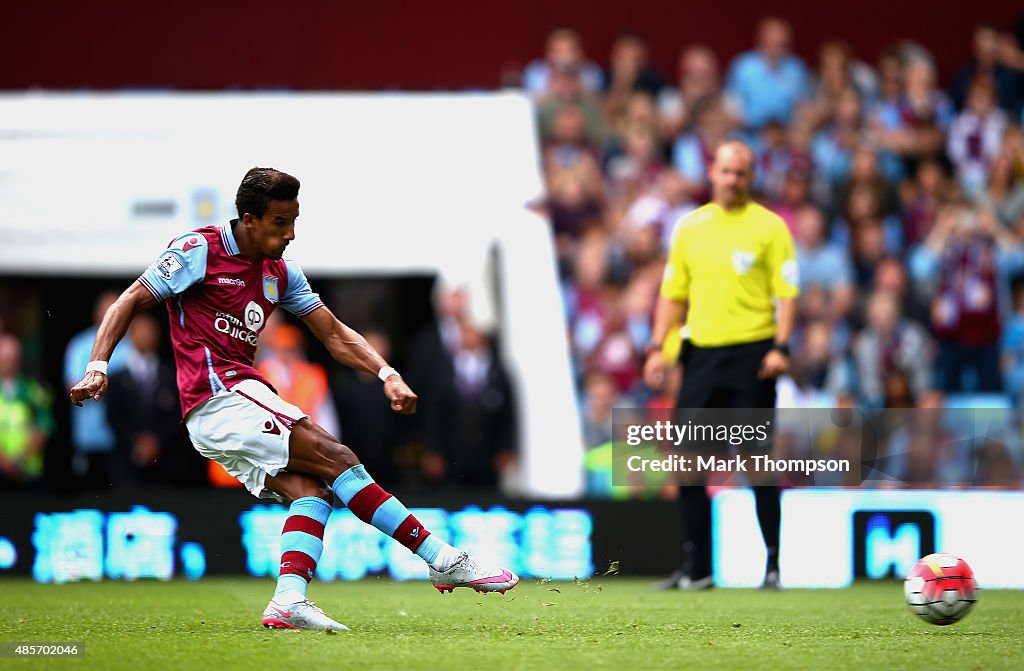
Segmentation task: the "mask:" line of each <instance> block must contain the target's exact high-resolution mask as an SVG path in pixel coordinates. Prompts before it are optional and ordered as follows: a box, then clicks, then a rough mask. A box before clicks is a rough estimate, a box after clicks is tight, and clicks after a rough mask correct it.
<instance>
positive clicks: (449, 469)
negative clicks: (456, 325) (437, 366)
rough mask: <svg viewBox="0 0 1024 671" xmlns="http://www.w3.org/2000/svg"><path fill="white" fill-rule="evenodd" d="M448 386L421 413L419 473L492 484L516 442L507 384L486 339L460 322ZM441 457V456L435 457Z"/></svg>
mask: <svg viewBox="0 0 1024 671" xmlns="http://www.w3.org/2000/svg"><path fill="white" fill-rule="evenodd" d="M453 368H454V373H455V377H454V379H453V380H452V382H453V384H452V385H450V386H448V385H446V386H445V387H441V388H439V389H437V390H436V392H435V393H438V394H439V397H438V398H437V399H436V401H435V402H434V403H432V404H431V405H430V406H429V412H430V413H431V416H430V417H425V418H424V419H425V421H426V425H427V431H428V441H427V442H428V445H429V449H430V451H431V453H430V454H428V455H426V456H425V458H424V462H423V466H424V475H425V476H426V477H427V479H428V480H430V481H431V482H435V483H437V482H445V483H447V484H451V485H456V486H459V487H469V488H473V487H495V486H496V485H497V484H498V483H499V478H500V477H502V476H505V475H507V473H508V471H509V470H510V469H511V468H512V467H513V465H514V463H515V458H516V456H515V455H516V446H517V445H518V442H517V438H516V431H515V405H514V403H515V402H514V398H513V390H512V384H511V382H510V380H509V377H508V374H507V373H506V372H505V367H504V366H503V365H502V363H501V359H500V357H499V355H498V351H497V349H496V348H495V347H494V345H493V343H492V341H491V339H490V338H489V337H488V336H487V335H486V334H485V333H484V332H483V331H482V330H481V329H480V328H479V327H477V326H476V325H474V324H473V323H471V322H469V321H466V322H464V323H463V324H462V334H461V339H460V343H459V347H458V349H457V350H456V352H455V354H454V357H453ZM438 457H440V458H438Z"/></svg>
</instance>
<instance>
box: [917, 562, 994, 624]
mask: <svg viewBox="0 0 1024 671" xmlns="http://www.w3.org/2000/svg"><path fill="white" fill-rule="evenodd" d="M903 593H904V594H905V595H906V597H907V605H908V606H910V610H912V611H914V613H915V614H916V615H917V616H918V617H920V618H921V619H922V620H924V621H925V622H931V623H932V624H938V625H947V624H953V623H954V622H958V621H959V620H961V619H963V618H964V616H966V615H967V613H969V612H970V610H971V608H973V607H974V602H975V601H976V600H977V599H978V583H977V582H975V580H974V571H972V570H971V567H970V566H968V565H967V562H965V561H964V560H963V559H960V558H959V557H956V556H954V555H951V554H947V553H945V552H936V553H935V554H930V555H928V556H927V557H922V558H921V559H918V560H917V563H916V564H914V566H913V568H911V569H910V571H909V572H908V573H907V577H906V579H905V580H904V581H903Z"/></svg>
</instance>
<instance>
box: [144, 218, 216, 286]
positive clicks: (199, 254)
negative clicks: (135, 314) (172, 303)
mask: <svg viewBox="0 0 1024 671" xmlns="http://www.w3.org/2000/svg"><path fill="white" fill-rule="evenodd" d="M208 252H209V243H207V241H206V238H205V237H203V236H202V235H200V234H199V233H186V234H185V235H183V236H181V237H180V238H176V239H175V240H174V241H172V242H171V244H170V245H168V246H167V250H166V251H165V252H164V253H163V254H161V255H160V258H158V259H157V260H156V261H154V262H153V263H151V264H150V265H149V267H148V268H146V270H145V272H143V273H142V275H140V276H139V281H140V282H142V284H143V286H145V287H146V288H147V289H149V292H150V293H151V294H153V296H154V297H156V299H157V300H166V299H168V298H170V297H171V296H177V295H178V294H180V293H182V292H184V291H185V290H186V289H188V288H189V287H190V286H192V285H193V284H195V283H197V282H202V281H203V278H205V277H206V256H207V254H208Z"/></svg>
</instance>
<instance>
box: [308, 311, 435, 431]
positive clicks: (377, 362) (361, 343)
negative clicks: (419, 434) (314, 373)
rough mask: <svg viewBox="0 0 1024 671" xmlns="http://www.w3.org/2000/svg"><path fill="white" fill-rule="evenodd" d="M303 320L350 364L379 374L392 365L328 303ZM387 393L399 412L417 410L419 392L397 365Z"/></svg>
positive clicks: (333, 353) (386, 382) (386, 386)
mask: <svg viewBox="0 0 1024 671" xmlns="http://www.w3.org/2000/svg"><path fill="white" fill-rule="evenodd" d="M302 321H304V322H305V323H306V326H308V327H309V330H310V331H312V332H313V335H315V336H316V337H317V338H318V339H319V340H320V342H322V343H323V344H324V346H325V347H326V348H327V351H328V352H330V353H331V356H332V357H334V358H335V360H337V361H339V362H341V363H343V364H345V365H346V366H348V367H349V368H355V369H357V370H361V371H364V372H366V373H369V374H370V375H378V374H379V373H380V372H381V370H382V369H388V368H390V366H388V362H387V361H385V360H384V357H382V356H381V355H380V354H379V353H378V352H377V350H375V349H373V347H371V346H370V344H369V343H368V342H366V338H364V337H363V336H362V335H360V334H359V333H358V332H356V331H355V330H353V329H351V328H349V327H348V326H346V325H345V324H343V323H342V322H341V320H339V319H338V318H337V317H335V316H334V313H333V312H331V311H330V310H329V309H328V308H327V307H325V306H321V307H319V308H317V309H316V310H313V311H312V312H311V313H309V314H308V315H306V316H304V317H302ZM384 394H385V395H386V396H387V397H388V400H389V401H391V409H392V410H394V411H395V412H397V413H400V414H402V415H411V414H412V413H414V412H416V401H417V397H416V394H414V393H413V391H412V389H410V388H409V385H407V384H406V383H405V380H403V379H402V376H401V375H399V374H398V373H397V372H395V371H394V369H393V368H392V369H391V370H390V374H389V375H388V376H387V377H386V378H385V379H384Z"/></svg>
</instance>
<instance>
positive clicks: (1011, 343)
mask: <svg viewBox="0 0 1024 671" xmlns="http://www.w3.org/2000/svg"><path fill="white" fill-rule="evenodd" d="M1000 350H1001V352H1002V373H1003V380H1005V382H1006V385H1005V388H1006V392H1007V393H1008V394H1009V395H1010V399H1011V401H1012V403H1013V406H1014V407H1015V408H1020V407H1022V406H1024V283H1018V284H1017V286H1016V287H1014V291H1013V314H1012V315H1010V318H1009V320H1008V321H1007V324H1006V326H1005V327H1004V328H1003V333H1002V341H1001V343H1000Z"/></svg>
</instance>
